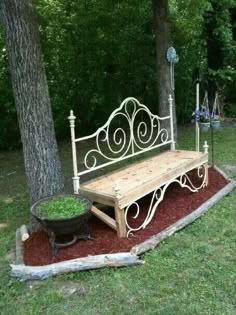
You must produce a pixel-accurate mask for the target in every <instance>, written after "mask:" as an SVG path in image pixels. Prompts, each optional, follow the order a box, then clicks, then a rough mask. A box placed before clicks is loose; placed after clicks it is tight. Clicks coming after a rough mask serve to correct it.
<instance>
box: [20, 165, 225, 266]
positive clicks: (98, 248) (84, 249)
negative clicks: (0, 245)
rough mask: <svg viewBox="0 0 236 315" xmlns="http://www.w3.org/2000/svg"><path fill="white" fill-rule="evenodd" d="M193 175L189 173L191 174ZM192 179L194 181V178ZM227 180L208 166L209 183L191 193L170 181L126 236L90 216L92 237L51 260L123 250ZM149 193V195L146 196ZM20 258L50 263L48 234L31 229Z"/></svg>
mask: <svg viewBox="0 0 236 315" xmlns="http://www.w3.org/2000/svg"><path fill="white" fill-rule="evenodd" d="M191 177H192V178H193V174H191ZM195 182H196V181H195ZM227 183H228V181H227V180H226V179H225V178H224V177H223V176H222V175H221V174H219V173H218V172H217V171H216V170H214V169H209V185H208V187H207V188H204V189H201V190H200V191H199V192H198V193H192V192H190V191H189V190H188V189H186V188H181V187H180V186H179V185H178V184H171V185H170V186H169V188H168V189H167V191H166V194H165V197H164V200H163V201H162V202H161V203H160V205H159V206H158V209H157V210H156V213H155V216H154V218H153V219H152V221H151V223H150V224H149V225H148V226H147V228H146V229H144V230H141V231H138V232H135V233H134V235H131V236H130V237H129V238H128V239H119V238H117V236H116V232H115V231H114V230H112V229H111V228H109V227H108V226H107V225H105V224H104V223H103V222H102V221H100V220H99V219H97V218H95V217H92V219H91V221H90V223H89V225H90V228H91V236H92V238H93V239H92V240H88V241H78V242H77V243H75V244H74V245H72V246H69V247H67V248H61V249H59V250H58V253H57V255H56V257H55V260H54V262H59V261H63V260H69V259H75V258H79V257H86V256H89V255H98V254H109V253H117V252H127V251H129V250H130V249H131V248H132V247H133V246H134V245H136V244H139V243H141V242H143V241H145V240H146V239H148V238H150V237H151V236H153V235H155V234H157V233H159V232H160V231H162V230H164V229H165V228H167V227H168V226H170V225H171V224H173V223H175V222H176V221H178V220H179V219H181V218H183V217H185V216H186V215H188V214H190V213H191V212H192V211H194V210H195V209H196V208H198V207H199V206H200V205H201V204H203V203H204V202H205V201H206V200H208V199H209V198H210V197H212V196H213V195H214V194H215V193H217V192H218V191H219V190H220V189H221V188H223V187H224V186H225V185H226V184H227ZM148 197H149V198H148ZM149 202H150V196H147V197H145V198H143V199H142V200H141V203H142V207H141V209H142V211H141V213H140V216H139V218H137V219H136V220H135V222H136V224H141V223H142V222H143V220H144V218H145V214H146V213H147V210H148V205H149ZM24 259H25V264H26V265H31V266H39V265H47V264H51V263H52V258H51V245H50V243H49V238H48V235H47V233H46V232H45V231H43V230H40V231H38V232H36V233H33V234H32V235H31V236H30V238H29V239H28V240H27V241H26V242H25V245H24Z"/></svg>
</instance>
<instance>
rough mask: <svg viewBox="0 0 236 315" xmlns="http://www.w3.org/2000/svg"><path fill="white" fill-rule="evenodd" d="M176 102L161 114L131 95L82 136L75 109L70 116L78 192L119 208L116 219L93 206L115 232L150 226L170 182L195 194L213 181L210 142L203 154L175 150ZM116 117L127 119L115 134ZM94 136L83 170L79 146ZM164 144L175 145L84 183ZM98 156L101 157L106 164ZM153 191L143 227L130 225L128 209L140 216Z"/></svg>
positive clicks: (76, 189) (126, 235)
mask: <svg viewBox="0 0 236 315" xmlns="http://www.w3.org/2000/svg"><path fill="white" fill-rule="evenodd" d="M172 102H173V100H172V97H171V96H170V97H169V108H170V114H169V116H166V117H159V116H157V115H153V114H152V113H151V112H150V111H149V109H148V108H147V107H146V106H145V105H143V104H140V103H139V102H138V100H136V99H135V98H127V99H125V100H124V101H123V102H122V104H121V105H120V107H119V108H118V109H116V110H115V111H114V112H113V113H112V114H111V115H110V117H109V119H108V121H107V122H106V123H105V124H104V125H103V126H102V127H101V128H99V129H98V130H97V131H96V132H95V133H93V134H92V135H90V136H87V137H82V138H77V139H76V138H75V116H74V115H73V112H72V111H71V112H70V116H69V117H68V118H69V120H70V127H71V140H72V156H73V170H74V177H73V184H74V193H76V194H78V193H81V194H82V195H84V196H87V197H88V198H89V199H90V200H91V201H92V202H93V203H94V202H96V203H100V204H104V205H108V206H112V207H114V209H115V219H113V218H112V217H110V216H108V215H107V214H106V213H105V212H103V211H101V210H100V209H98V208H97V207H95V206H94V205H93V207H92V212H93V214H94V215H96V216H97V217H98V218H100V219H101V220H102V221H103V222H105V223H106V224H107V225H108V226H110V227H111V228H113V229H114V230H116V231H117V235H118V236H119V237H128V236H129V234H130V233H131V232H132V233H134V232H135V231H138V230H140V229H142V228H145V227H146V226H147V225H148V224H149V223H150V222H151V220H152V218H153V216H154V214H155V211H156V209H157V206H158V204H159V203H160V202H161V201H162V200H163V198H164V194H165V191H166V189H167V187H168V186H169V185H170V184H171V183H174V182H177V183H179V184H180V186H181V187H187V188H188V189H190V190H191V191H192V192H197V191H198V190H199V189H201V188H202V187H204V186H206V185H207V183H208V145H207V143H206V142H205V145H204V153H202V152H195V151H184V150H176V149H175V141H174V130H173V128H174V127H173V114H172V108H173V105H172ZM114 119H116V120H120V121H122V120H123V123H122V126H121V127H120V126H119V125H118V126H117V125H116V128H115V129H113V130H112V133H111V134H110V129H111V124H112V122H113V121H114ZM124 122H126V123H127V126H128V127H127V128H125V127H124ZM166 122H169V128H167V127H165V126H166ZM163 123H165V124H163ZM90 139H94V140H95V141H94V146H95V148H92V149H90V150H89V151H88V152H86V154H85V155H84V157H83V164H84V166H85V170H82V171H80V172H78V165H77V151H76V149H77V148H76V146H77V144H78V143H81V142H82V141H87V140H90ZM164 145H165V146H166V145H170V147H171V149H170V150H168V151H165V152H163V153H161V154H158V155H155V156H153V157H149V158H145V159H144V160H141V161H139V162H136V163H134V164H130V165H128V166H125V167H123V168H121V169H119V170H117V171H113V172H111V173H108V174H107V175H103V176H100V177H98V178H95V179H93V180H90V181H88V182H85V183H83V184H81V185H80V176H81V175H84V174H86V173H89V172H92V171H95V170H98V169H101V168H104V167H105V166H108V165H111V164H114V163H118V162H120V161H122V160H125V159H128V158H131V157H134V156H136V155H139V154H144V153H145V152H148V151H150V150H153V149H156V148H159V147H161V146H164ZM99 157H100V158H102V162H101V163H100V162H99ZM104 160H105V162H104ZM193 169H197V174H198V177H199V178H200V179H201V181H200V184H198V186H197V187H196V185H195V184H194V183H193V182H192V181H191V179H190V178H189V176H188V174H187V173H188V172H189V171H191V170H193ZM150 193H152V197H151V202H150V205H149V209H148V212H147V216H146V218H145V220H144V221H143V223H142V224H141V225H140V226H138V227H132V226H130V224H129V222H128V212H129V210H130V208H131V206H133V207H135V208H136V216H135V217H137V216H138V215H139V213H140V211H141V209H140V206H139V203H138V202H139V200H140V199H141V198H142V197H144V196H146V195H148V194H150Z"/></svg>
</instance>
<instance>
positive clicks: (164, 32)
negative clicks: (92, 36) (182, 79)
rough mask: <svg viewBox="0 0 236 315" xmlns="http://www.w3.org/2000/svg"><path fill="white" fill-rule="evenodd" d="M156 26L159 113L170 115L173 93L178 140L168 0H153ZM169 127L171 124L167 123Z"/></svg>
mask: <svg viewBox="0 0 236 315" xmlns="http://www.w3.org/2000/svg"><path fill="white" fill-rule="evenodd" d="M152 7H153V15H154V27H155V38H156V66H157V91H158V101H159V115H160V116H168V115H169V104H168V97H169V95H170V94H171V95H172V97H173V99H174V102H173V105H174V106H173V114H174V131H175V141H177V125H176V111H175V95H174V91H173V90H172V88H171V76H170V65H169V63H168V61H167V58H166V53H167V49H168V48H169V47H170V25H169V9H168V1H167V0H152ZM165 127H166V128H168V129H169V124H168V125H165Z"/></svg>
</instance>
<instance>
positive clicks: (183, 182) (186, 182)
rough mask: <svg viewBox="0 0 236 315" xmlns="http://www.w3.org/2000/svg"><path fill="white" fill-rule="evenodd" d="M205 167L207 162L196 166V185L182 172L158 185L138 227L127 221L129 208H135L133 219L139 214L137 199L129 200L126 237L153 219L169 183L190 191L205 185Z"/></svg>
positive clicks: (206, 182) (126, 213) (126, 218)
mask: <svg viewBox="0 0 236 315" xmlns="http://www.w3.org/2000/svg"><path fill="white" fill-rule="evenodd" d="M204 151H205V153H207V152H208V145H207V144H206V143H205V145H204ZM207 168H208V166H207V164H205V165H202V164H201V165H199V166H198V168H197V175H198V177H199V178H200V179H201V180H202V181H201V184H200V185H198V186H196V185H194V183H193V182H192V181H191V179H190V178H189V176H188V174H187V173H183V174H182V175H180V176H179V177H178V178H174V179H172V180H169V181H167V182H166V183H164V184H163V185H162V186H161V187H158V188H157V189H155V191H154V192H153V194H152V197H151V202H150V205H149V208H148V212H147V215H146V218H145V219H144V221H143V222H142V224H140V225H139V226H138V227H132V226H131V225H130V224H129V222H128V213H129V211H130V209H131V208H133V207H135V208H136V211H135V212H136V213H135V215H134V216H133V219H137V218H138V216H139V214H140V206H139V204H138V201H134V202H131V203H130V204H129V205H128V206H127V207H126V208H125V224H126V227H127V237H128V236H129V235H130V234H132V233H133V232H136V231H139V230H141V229H145V228H146V227H147V225H148V224H149V223H150V222H151V220H152V219H153V216H154V215H155V212H156V210H157V207H158V205H159V204H160V202H161V201H162V200H163V199H164V195H165V192H166V190H167V188H168V187H169V186H170V184H172V183H178V184H179V185H180V186H181V187H182V188H188V189H189V190H190V191H191V192H198V191H199V190H200V189H201V188H203V187H205V186H207V184H208V169H207Z"/></svg>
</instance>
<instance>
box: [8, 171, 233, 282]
mask: <svg viewBox="0 0 236 315" xmlns="http://www.w3.org/2000/svg"><path fill="white" fill-rule="evenodd" d="M217 171H219V172H221V174H222V175H223V176H224V177H225V178H226V179H229V178H228V176H226V175H225V174H224V173H223V172H222V171H221V170H220V169H219V168H217ZM235 188H236V181H234V180H230V182H229V183H228V184H227V185H226V186H225V187H224V188H222V189H221V190H220V191H218V192H217V193H216V194H215V195H213V196H212V197H211V198H210V199H208V200H207V201H206V202H205V203H203V204H202V205H201V206H200V207H198V208H197V209H196V210H194V211H193V212H192V213H190V214H189V215H187V216H186V217H184V218H182V219H180V220H178V221H177V222H175V223H174V224H172V225H171V226H169V227H167V228H166V229H165V230H163V231H161V232H160V233H158V234H156V235H154V236H152V237H151V238H149V239H148V240H146V241H144V242H143V243H141V244H138V245H135V246H134V247H132V248H131V250H130V252H125V253H115V254H107V255H95V256H88V257H83V258H77V259H71V260H67V261H63V262H59V263H54V264H51V265H46V266H26V265H25V264H24V263H23V242H22V239H21V233H20V229H17V230H16V261H15V264H11V276H12V277H16V278H19V279H20V280H22V281H25V280H44V279H47V278H49V277H51V276H55V275H57V274H62V273H68V272H76V271H84V270H91V269H100V268H105V267H125V266H133V265H140V264H144V261H143V260H140V257H139V255H142V254H144V253H145V252H147V251H149V250H151V249H154V248H155V247H156V246H158V245H159V244H160V243H161V242H162V241H163V240H165V239H166V238H168V237H169V236H171V235H172V234H174V233H175V232H177V231H179V230H181V229H183V228H184V227H185V226H187V225H189V224H191V223H192V222H194V221H195V220H197V219H198V218H200V217H201V216H202V215H204V214H205V213H206V212H207V211H208V210H209V209H210V208H211V207H212V206H214V205H215V204H216V203H217V202H218V201H220V200H221V199H222V198H223V197H225V196H226V195H228V194H229V193H230V192H231V191H233V190H234V189H235Z"/></svg>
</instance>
